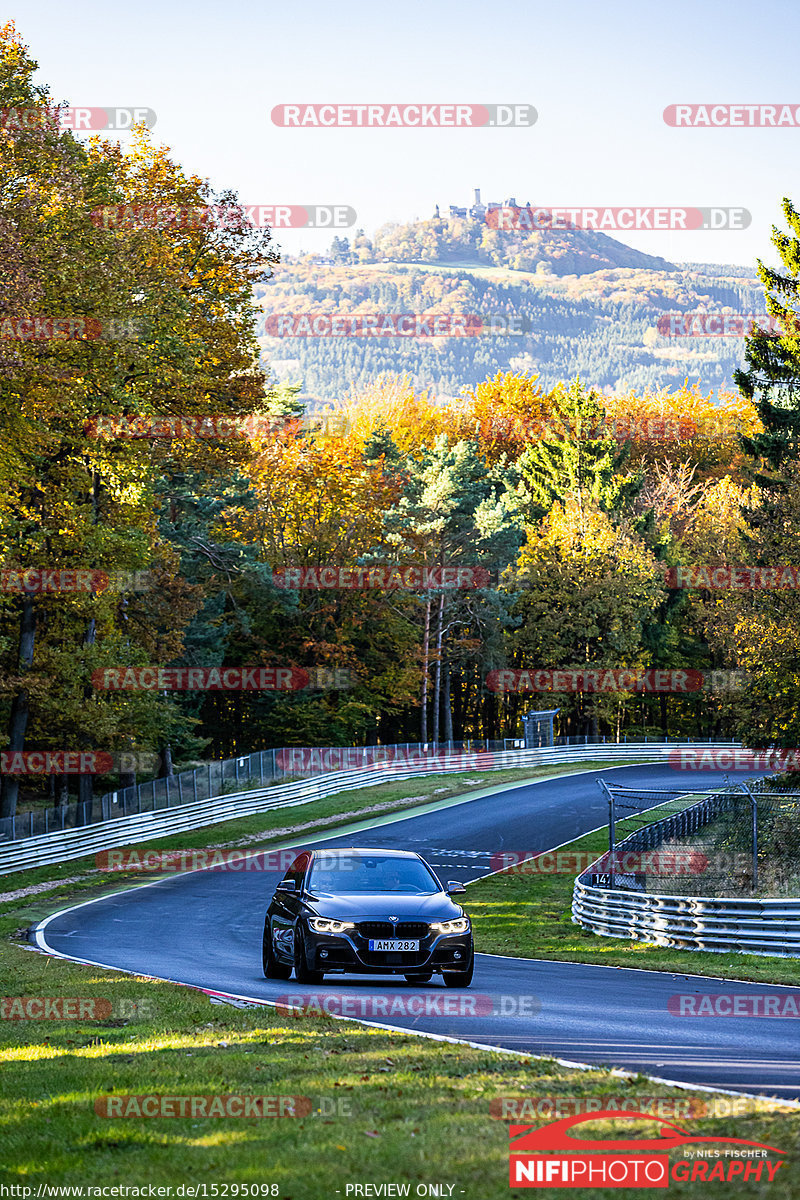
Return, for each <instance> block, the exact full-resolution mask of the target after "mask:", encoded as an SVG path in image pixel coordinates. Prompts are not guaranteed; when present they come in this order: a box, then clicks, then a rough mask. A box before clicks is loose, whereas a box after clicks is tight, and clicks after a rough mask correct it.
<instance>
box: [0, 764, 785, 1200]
mask: <svg viewBox="0 0 800 1200" xmlns="http://www.w3.org/2000/svg"><path fill="white" fill-rule="evenodd" d="M586 768H587V764H582V765H581V767H580V768H578V769H586ZM563 771H564V769H563V768H561V767H555V768H550V769H549V770H548V771H546V772H545V771H543V772H541V773H558V774H561V773H563ZM538 773H539V772H537V774H538ZM511 774H513V776H514V778H517V777H520V776H521V775H524V777H530V776H531V772H530V771H527V772H524V773H523V772H516V773H510V772H502V773H501V772H492V773H488V772H487V773H486V774H485V776H484V774H483V773H481V775H480V776H479V777H478V779H476V776H475V774H474V773H470V774H467V775H465V776H462V777H455V778H454V777H447V776H446V777H444V778H443V777H441V776H439V777H436V776H432V777H425V778H421V779H415V780H410V781H406V782H405V783H397V784H390V785H380V786H379V787H375V788H368V789H362V790H361V791H360V792H359V793H343V794H340V795H339V796H338V797H329V798H327V799H326V800H323V801H318V802H314V804H310V805H308V806H305V807H303V808H301V809H294V810H292V811H291V812H289V813H287V812H286V811H284V812H278V813H267V814H262V815H260V816H256V817H246V818H242V819H240V820H238V821H235V822H226V823H225V824H224V825H222V824H221V825H216V826H213V827H209V828H206V829H204V830H200V831H196V832H195V833H193V834H185V835H181V836H180V837H179V838H178V837H176V838H170V839H167V843H168V844H169V845H170V846H177V845H180V846H187V847H188V846H198V847H200V846H204V845H210V844H215V845H216V844H219V843H220V842H221V841H224V840H233V841H238V842H242V841H245V842H246V844H248V845H250V844H252V845H253V846H254V847H255V845H256V843H257V844H259V845H261V844H265V845H268V844H269V841H270V835H271V836H272V839H273V840H275V837H276V836H277V835H276V832H275V831H276V830H277V829H279V828H281V827H283V826H285V825H286V824H287V822H290V821H291V822H296V823H306V822H308V821H310V820H312V819H313V820H314V821H315V822H319V821H326V820H329V819H332V820H334V821H336V823H337V824H341V823H342V822H343V821H346V820H347V819H348V817H347V814H354V815H355V817H356V818H360V817H362V816H363V815H364V810H365V808H366V807H367V806H370V805H373V804H375V803H393V804H394V803H395V802H397V803H398V804H405V805H419V804H420V803H422V802H424V801H425V800H428V799H433V800H437V799H442V798H444V793H443V792H437V789H438V788H440V787H442V786H443V785H444V784H446V785H447V792H448V794H455V793H456V792H458V791H460V790H463V788H464V787H465V786H472V787H474V786H475V785H476V784H477V783H478V780H479V779H484V778H485V779H486V781H487V782H491V783H495V782H497V783H500V782H502V781H506V782H507V781H508V777H509V775H511ZM412 797H416V799H412ZM389 811H391V810H389ZM351 819H352V817H351ZM445 819H446V816H445ZM281 836H283V835H281ZM591 838H593V839H595V841H596V842H597V844H598V846H599V849H600V850H602V848H603V845H604V841H603V834H602V833H600V834H595V835H591ZM591 838H590V839H581V842H580V843H576V845H580V846H582V844H583V843H586V842H587V841H590V840H591ZM91 865H92V861H91V860H90V859H87V860H84V861H83V862H80V861H76V862H73V863H66V864H64V866H63V867H61V868H42V869H40V870H38V871H36V872H25V873H18V874H15V875H12V876H8V877H6V879H5V881H4V882H5V885H6V887H7V888H8V890H11V889H13V888H16V887H21V886H25V885H28V886H29V885H30V884H31V883H33V882H34V881H36V882H39V883H43V882H48V881H49V882H55V883H57V884H58V886H57V889H56V891H54V892H47V893H43V894H41V895H39V896H21V897H18V898H17V899H14V900H6V901H4V902H2V903H0V979H3V980H4V981H6V982H5V983H4V984H3V986H2V989H1V990H2V991H3V993H4V994H5V995H6V996H26V997H31V996H47V997H59V996H60V997H95V998H98V997H103V998H107V999H108V1000H110V1002H111V1005H112V1011H111V1014H110V1015H109V1016H108V1017H105V1018H103V1019H102V1020H99V1021H88V1020H85V1019H84V1020H74V1021H67V1020H63V1019H62V1020H48V1021H44V1020H40V1021H35V1020H10V1019H0V1064H2V1066H1V1067H0V1146H2V1151H0V1182H2V1183H5V1184H9V1183H13V1184H24V1185H26V1186H32V1187H33V1188H34V1192H35V1189H36V1187H37V1186H38V1185H39V1184H40V1183H45V1184H50V1185H83V1186H86V1185H94V1186H105V1185H112V1186H113V1185H115V1184H123V1185H137V1184H138V1185H143V1184H151V1183H152V1184H154V1185H159V1186H163V1185H171V1186H172V1187H173V1188H175V1187H176V1186H177V1185H179V1184H181V1183H185V1184H197V1183H198V1182H204V1183H206V1184H207V1185H208V1186H209V1187H210V1185H212V1184H217V1185H224V1184H227V1185H233V1184H240V1185H241V1184H245V1183H246V1184H249V1185H252V1184H273V1183H274V1184H275V1185H276V1191H275V1193H274V1194H275V1195H276V1196H279V1197H282V1198H283V1200H327V1198H328V1197H331V1198H332V1200H337V1196H341V1198H342V1200H346V1194H345V1188H346V1185H347V1184H362V1185H363V1184H365V1183H374V1184H378V1183H382V1182H395V1183H410V1184H411V1194H412V1195H413V1194H414V1189H415V1186H416V1185H417V1184H423V1183H444V1184H448V1185H449V1184H452V1185H453V1192H452V1195H453V1196H455V1197H459V1196H464V1197H465V1198H467V1200H495V1198H497V1200H500V1198H505V1197H507V1196H508V1195H509V1187H508V1142H507V1132H506V1126H505V1123H504V1122H503V1121H501V1120H497V1119H494V1118H493V1115H492V1108H491V1104H492V1101H493V1100H494V1101H496V1102H498V1101H499V1100H500V1099H501V1098H508V1097H512V1098H516V1099H517V1101H518V1102H520V1103H522V1102H523V1101H525V1102H527V1105H528V1108H527V1113H526V1112H524V1110H523V1113H522V1114H521V1118H520V1119H523V1120H526V1121H528V1120H530V1121H531V1122H533V1123H540V1122H541V1121H547V1120H548V1119H552V1118H551V1117H550V1115H549V1109H548V1108H547V1107H546V1106H547V1104H548V1103H549V1102H550V1101H551V1100H552V1099H560V1100H562V1101H563V1102H564V1103H565V1105H566V1106H567V1109H566V1111H569V1110H570V1109H569V1106H570V1105H572V1106H574V1105H576V1104H579V1103H581V1102H582V1101H585V1100H586V1099H587V1098H588V1099H591V1100H592V1102H593V1107H595V1108H596V1107H597V1106H598V1105H600V1104H602V1106H603V1107H606V1106H609V1107H610V1106H611V1104H610V1103H609V1100H608V1098H609V1097H610V1098H612V1101H613V1104H616V1105H621V1104H626V1105H635V1106H636V1107H642V1108H645V1109H648V1106H649V1105H650V1103H651V1099H650V1098H653V1097H661V1098H663V1103H664V1105H665V1106H666V1107H663V1108H662V1110H661V1116H662V1118H663V1119H665V1120H674V1121H675V1122H676V1123H677V1124H679V1125H683V1126H684V1127H686V1128H688V1129H689V1130H690V1131H691V1132H692V1133H696V1134H698V1135H708V1136H711V1135H717V1136H729V1137H747V1138H751V1139H754V1140H758V1141H762V1142H766V1143H769V1144H772V1145H775V1146H779V1147H781V1148H782V1149H784V1150H786V1151H787V1153H788V1154H789V1155H791V1153H792V1151H793V1149H794V1147H795V1146H796V1145H797V1142H798V1130H800V1113H795V1112H791V1111H789V1112H786V1111H784V1112H781V1111H777V1110H775V1109H774V1106H773V1107H772V1110H770V1106H767V1105H757V1104H755V1103H751V1102H741V1101H739V1102H734V1103H736V1104H738V1105H739V1107H738V1109H737V1110H736V1112H737V1115H734V1116H730V1115H720V1113H721V1112H722V1111H727V1110H720V1109H717V1110H716V1111H714V1110H713V1109H711V1110H708V1111H707V1112H706V1114H705V1115H702V1114H701V1113H699V1112H698V1109H697V1103H698V1095H697V1094H696V1093H687V1092H685V1091H681V1090H680V1089H677V1088H670V1087H667V1086H666V1085H659V1084H654V1083H651V1082H649V1081H647V1080H646V1079H645V1078H644V1077H641V1076H640V1077H635V1078H633V1077H625V1076H622V1075H620V1074H619V1073H612V1072H610V1071H607V1070H600V1069H598V1070H589V1071H583V1070H579V1069H576V1068H571V1067H566V1066H560V1065H558V1064H557V1063H556V1062H555V1061H553V1060H552V1059H546V1060H545V1059H535V1058H521V1057H519V1056H514V1055H510V1054H504V1053H501V1052H500V1053H495V1052H491V1051H481V1050H476V1049H473V1048H470V1047H467V1046H461V1045H453V1044H448V1043H440V1042H435V1041H432V1040H429V1039H423V1038H418V1037H414V1036H412V1035H406V1034H399V1033H397V1034H396V1033H391V1032H388V1031H384V1030H379V1029H374V1028H367V1027H363V1026H359V1025H356V1024H354V1023H352V1022H345V1021H337V1020H335V1019H334V1018H331V1017H326V1016H301V1017H290V1016H288V1015H287V1014H286V1013H284V1012H280V1011H276V1010H274V1009H269V1008H252V1009H243V1010H239V1009H235V1008H231V1007H228V1006H218V1005H213V1004H212V1003H211V1002H210V1000H209V999H208V997H206V996H205V995H203V994H202V993H200V992H198V991H195V990H194V989H192V988H186V987H179V986H176V985H171V984H166V983H160V982H157V981H154V980H149V979H141V978H137V977H133V976H127V975H122V974H120V973H118V972H115V971H110V970H102V969H99V968H96V967H89V966H82V965H80V964H75V963H70V962H66V961H64V960H61V959H56V958H50V957H48V956H45V955H41V954H38V953H34V952H31V951H30V950H29V949H28V948H27V944H26V942H25V941H24V940H23V939H24V936H25V929H26V926H27V925H28V924H30V922H31V921H32V920H36V919H38V918H39V917H40V916H41V915H43V914H44V912H45V911H52V910H54V909H56V908H60V907H63V906H65V905H68V904H70V903H79V902H80V901H81V900H83V899H86V898H87V896H88V895H91V894H95V893H97V892H98V891H101V890H105V891H108V890H109V885H110V884H111V885H112V886H114V887H119V886H122V885H124V883H125V881H124V879H123V878H122V877H120V876H119V875H118V874H116V873H106V874H103V873H100V872H94V871H91V870H89V871H88V874H86V875H85V876H84V877H81V878H79V879H78V880H77V881H76V882H74V883H71V884H69V883H67V882H66V881H65V878H64V877H65V875H66V876H72V875H80V870H81V867H83V868H84V869H86V868H91ZM59 880H60V882H59ZM571 882H572V881H571V879H570V878H569V877H553V876H550V877H538V878H537V877H535V876H505V877H498V878H494V879H490V880H485V881H482V882H480V883H478V884H476V885H472V886H471V887H470V889H469V909H470V911H472V912H473V913H475V915H476V917H477V925H478V935H477V936H478V941H479V947H480V949H484V950H487V949H492V948H494V949H495V952H502V953H525V954H528V953H531V950H532V946H531V944H530V941H529V939H528V935H527V930H526V928H525V926H524V922H526V921H527V920H528V919H529V917H530V916H533V917H534V919H535V920H537V922H539V923H540V927H541V929H542V930H545V929H546V928H549V926H548V922H554V923H555V925H556V926H557V927H558V930H559V931H560V932H559V933H558V935H556V934H555V933H554V932H553V931H552V930H551V931H550V934H549V935H548V936H550V937H551V941H550V942H549V943H548V947H549V951H550V952H551V956H552V957H559V958H570V957H572V953H571V946H570V942H576V943H577V942H578V941H580V943H581V944H583V941H584V939H582V938H579V937H578V936H577V935H576V927H574V926H571V925H570V924H569V919H568V917H567V919H566V921H567V923H566V927H565V925H564V912H565V908H564V902H565V899H566V900H567V905H566V907H567V908H568V894H569V891H570V888H571ZM540 884H543V885H544V888H545V891H546V893H547V894H546V895H545V894H544V893H543V892H541V891H540V889H539V885H540ZM554 887H555V889H556V890H555V891H552V890H551V889H553V888H554ZM565 889H566V890H565ZM512 912H517V913H518V915H519V916H520V918H521V920H522V921H523V926H522V928H520V929H518V930H517V933H516V935H515V932H514V930H513V929H512V928H511V927H510V925H509V922H510V915H511V913H512ZM565 928H566V930H567V931H568V933H569V938H565V936H564V933H565ZM594 941H595V942H597V943H599V942H600V941H601V939H594ZM604 945H606V946H608V945H611V946H612V948H613V949H614V951H615V952H617V953H619V955H620V957H621V958H625V959H626V960H627V962H630V961H631V957H632V955H631V953H628V954H627V955H625V953H624V951H625V947H624V946H622V945H617V944H616V943H606V942H604ZM535 949H536V952H537V955H539V951H540V950H541V947H540V946H538V945H537V946H536V947H535ZM631 950H632V951H633V954H634V955H635V954H639V953H641V950H642V948H641V947H640V946H638V945H636V946H633V947H632V948H631ZM256 953H257V950H256ZM539 956H541V955H539ZM697 957H699V956H696V955H691V956H689V955H682V956H681V962H682V963H685V962H686V961H687V960H688V961H689V962H690V963H691V964H692V967H694V962H695V959H696V958H697ZM706 957H710V958H713V963H714V965H715V966H716V967H717V968H719V966H720V959H719V958H717V957H716V956H706ZM582 961H598V959H597V958H594V959H592V958H589V957H587V958H585V959H583V960H582ZM603 961H607V960H603ZM739 961H741V960H739ZM763 961H764V962H767V961H768V960H763ZM636 964H637V965H640V964H639V961H638V958H637V959H636ZM641 965H645V964H643V963H642V964H641ZM646 965H650V964H649V963H648V964H646ZM737 965H738V962H737ZM12 981H13V982H12ZM378 986H380V985H378ZM290 988H291V989H292V990H294V988H295V985H287V990H289V989H290ZM304 990H308V989H304ZM422 990H423V991H424V989H422ZM457 994H458V993H451V995H457ZM134 1005H138V1009H136V1010H134ZM126 1006H127V1007H126ZM131 1013H134V1015H133V1016H132V1015H131ZM443 1024H444V1022H443ZM443 1032H445V1033H446V1032H447V1030H446V1029H443ZM143 1094H157V1095H166V1096H192V1095H195V1096H196V1095H200V1096H209V1095H214V1094H241V1095H248V1096H250V1095H267V1096H280V1095H283V1096H298V1095H299V1096H308V1097H310V1098H311V1102H312V1112H311V1114H310V1115H308V1116H303V1117H299V1118H294V1119H291V1118H284V1119H269V1118H268V1119H264V1120H257V1119H254V1118H240V1119H237V1118H220V1119H214V1118H192V1117H172V1118H170V1117H157V1118H149V1119H148V1118H131V1119H124V1118H107V1117H102V1116H99V1115H98V1114H97V1113H96V1111H95V1108H94V1104H95V1101H96V1100H97V1099H98V1098H99V1097H101V1096H108V1095H115V1096H123V1095H143ZM704 1099H705V1100H706V1102H707V1103H713V1102H714V1098H713V1097H710V1096H705V1097H704ZM540 1100H542V1101H544V1102H545V1107H544V1109H542V1110H539V1109H537V1108H536V1102H538V1101H540ZM723 1103H727V1102H726V1101H723ZM745 1111H746V1112H747V1115H743V1114H744V1113H745ZM537 1112H538V1113H539V1114H540V1115H539V1116H538V1117H537V1115H536V1113H537ZM655 1131H656V1130H655V1126H653V1127H652V1128H651V1127H648V1128H647V1129H646V1130H643V1133H645V1134H648V1135H652V1134H653V1133H655ZM590 1132H591V1136H598V1137H599V1136H603V1137H611V1136H618V1137H619V1136H625V1135H626V1131H625V1125H624V1123H623V1122H621V1121H620V1122H614V1123H613V1125H611V1124H603V1125H602V1126H601V1125H599V1124H597V1125H594V1126H592V1127H591V1129H590ZM792 1171H793V1168H792V1167H791V1166H790V1168H788V1169H787V1168H783V1169H782V1171H780V1172H779V1173H778V1175H777V1178H776V1180H775V1182H774V1183H773V1184H771V1185H770V1190H769V1194H770V1196H771V1197H774V1198H775V1200H784V1198H788V1197H790V1196H794V1195H796V1194H797V1187H796V1186H794V1185H792V1184H791V1179H792ZM670 1186H671V1188H672V1189H673V1190H674V1192H676V1193H677V1194H678V1195H683V1194H686V1195H689V1194H690V1191H691V1193H692V1194H696V1188H697V1185H696V1184H695V1183H691V1182H687V1183H676V1182H672V1183H671V1185H670ZM763 1187H764V1184H760V1183H757V1182H755V1181H753V1180H750V1181H748V1182H747V1183H740V1184H738V1185H737V1195H741V1196H742V1197H751V1196H752V1197H755V1196H760V1195H761V1194H762V1192H763ZM337 1190H338V1192H337ZM729 1192H730V1188H729V1186H728V1185H726V1184H717V1183H712V1184H707V1185H706V1186H705V1187H704V1194H706V1195H709V1196H711V1197H717V1196H719V1197H722V1196H723V1195H728V1194H729ZM446 1194H447V1192H445V1195H446ZM628 1194H629V1195H632V1196H636V1195H637V1194H638V1192H637V1190H636V1189H632V1190H629V1191H628ZM647 1194H648V1195H649V1194H650V1193H649V1192H648V1193H647ZM351 1195H352V1192H351ZM591 1195H592V1197H593V1200H594V1197H598V1198H599V1200H616V1198H617V1196H618V1195H619V1193H618V1191H617V1190H616V1189H608V1190H605V1189H603V1188H592V1191H591Z"/></svg>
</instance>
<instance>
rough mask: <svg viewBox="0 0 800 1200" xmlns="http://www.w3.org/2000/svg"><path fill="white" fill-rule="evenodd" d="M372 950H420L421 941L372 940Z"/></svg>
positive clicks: (370, 946) (370, 943) (399, 939)
mask: <svg viewBox="0 0 800 1200" xmlns="http://www.w3.org/2000/svg"><path fill="white" fill-rule="evenodd" d="M369 948H370V950H419V939H417V940H416V941H413V942H410V941H404V940H403V939H402V938H370V942H369Z"/></svg>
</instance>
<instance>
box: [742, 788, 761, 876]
mask: <svg viewBox="0 0 800 1200" xmlns="http://www.w3.org/2000/svg"><path fill="white" fill-rule="evenodd" d="M739 787H740V788H741V789H742V791H743V792H746V793H747V795H748V796H749V797H750V807H751V810H752V811H751V818H752V852H753V891H754V892H755V891H756V889H757V888H758V800H757V799H756V797H755V796H754V795H753V793H752V792H751V791H750V788H749V787H748V786H747V784H746V783H740V784H739Z"/></svg>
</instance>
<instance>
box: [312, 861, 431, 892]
mask: <svg viewBox="0 0 800 1200" xmlns="http://www.w3.org/2000/svg"><path fill="white" fill-rule="evenodd" d="M309 886H310V887H311V888H312V889H313V890H314V891H318V892H362V893H363V892H408V893H417V894H419V893H422V892H433V891H435V890H436V885H435V883H434V881H433V879H432V878H431V876H430V875H429V873H428V872H427V870H426V869H425V867H424V866H423V865H422V863H421V862H419V861H418V860H417V859H399V860H398V859H391V858H384V859H375V858H355V857H352V856H350V857H349V858H347V859H343V861H342V862H341V863H333V864H329V863H315V864H314V867H313V868H312V872H311V879H310V882H309Z"/></svg>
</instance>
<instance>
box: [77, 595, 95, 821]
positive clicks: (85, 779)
mask: <svg viewBox="0 0 800 1200" xmlns="http://www.w3.org/2000/svg"><path fill="white" fill-rule="evenodd" d="M92 594H94V593H92ZM96 634H97V622H96V621H95V619H94V617H92V618H91V620H90V621H89V624H88V625H87V626H86V633H85V634H84V637H83V644H84V646H93V645H94V642H95V637H96ZM92 691H93V688H92V685H91V684H90V683H87V684H86V686H85V688H84V689H83V698H84V700H87V701H88V700H90V699H91V697H92ZM84 749H85V750H89V749H90V747H89V746H88V745H84ZM93 798H94V775H87V774H83V775H79V776H78V805H79V808H78V820H77V824H79V825H88V824H89V822H90V820H91V815H92V814H91V804H92V799H93ZM80 805H84V807H83V809H81V808H80Z"/></svg>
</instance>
